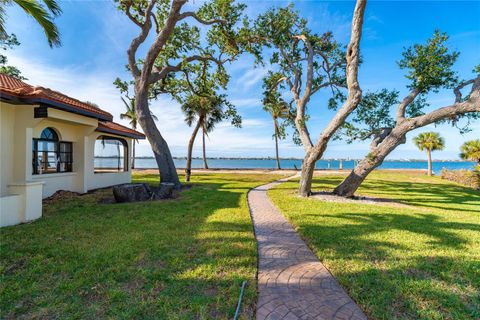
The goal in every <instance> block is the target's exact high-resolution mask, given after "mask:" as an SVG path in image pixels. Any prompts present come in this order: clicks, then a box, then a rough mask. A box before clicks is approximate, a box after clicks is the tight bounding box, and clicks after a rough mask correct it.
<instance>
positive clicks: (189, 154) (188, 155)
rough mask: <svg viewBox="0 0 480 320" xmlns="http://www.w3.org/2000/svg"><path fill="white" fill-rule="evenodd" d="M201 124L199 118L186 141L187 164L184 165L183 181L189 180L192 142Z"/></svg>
mask: <svg viewBox="0 0 480 320" xmlns="http://www.w3.org/2000/svg"><path fill="white" fill-rule="evenodd" d="M201 124H202V121H201V120H200V119H199V120H198V122H197V125H196V126H195V128H194V129H193V132H192V136H191V137H190V140H189V141H188V149H187V164H186V166H185V181H186V182H189V181H190V176H191V174H192V151H193V143H194V142H195V138H196V137H197V133H198V130H199V129H200V126H201Z"/></svg>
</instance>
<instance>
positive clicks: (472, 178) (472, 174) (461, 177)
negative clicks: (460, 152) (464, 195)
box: [440, 169, 480, 190]
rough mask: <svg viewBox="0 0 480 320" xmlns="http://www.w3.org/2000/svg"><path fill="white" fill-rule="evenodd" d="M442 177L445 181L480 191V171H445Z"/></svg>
mask: <svg viewBox="0 0 480 320" xmlns="http://www.w3.org/2000/svg"><path fill="white" fill-rule="evenodd" d="M440 177H441V178H442V179H445V180H449V181H453V182H456V183H460V184H463V185H464V186H467V187H471V188H474V189H478V190H480V171H478V170H473V171H471V170H465V169H461V170H448V169H443V170H442V173H441V174H440Z"/></svg>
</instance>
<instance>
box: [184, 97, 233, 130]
mask: <svg viewBox="0 0 480 320" xmlns="http://www.w3.org/2000/svg"><path fill="white" fill-rule="evenodd" d="M182 111H183V113H184V114H185V122H186V123H187V124H188V125H189V126H191V125H192V124H193V123H194V122H195V121H200V126H201V128H202V129H203V130H204V131H205V132H211V131H212V130H213V129H214V128H215V125H216V124H217V123H219V122H221V121H224V120H228V119H230V120H231V123H232V125H233V126H234V127H237V128H240V127H241V126H242V118H241V117H240V115H239V114H238V113H237V110H236V108H235V106H234V105H233V104H231V103H230V102H229V101H228V100H227V99H226V97H225V95H217V94H211V95H208V96H199V95H196V94H191V95H189V96H188V97H187V99H186V100H185V102H184V103H183V104H182Z"/></svg>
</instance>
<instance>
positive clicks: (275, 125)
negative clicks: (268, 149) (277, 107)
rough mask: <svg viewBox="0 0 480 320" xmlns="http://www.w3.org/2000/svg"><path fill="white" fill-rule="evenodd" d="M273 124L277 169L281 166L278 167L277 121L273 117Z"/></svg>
mask: <svg viewBox="0 0 480 320" xmlns="http://www.w3.org/2000/svg"><path fill="white" fill-rule="evenodd" d="M273 126H274V130H275V134H274V136H275V156H276V159H277V169H278V170H280V169H281V167H280V157H279V156H278V122H277V119H275V118H274V119H273Z"/></svg>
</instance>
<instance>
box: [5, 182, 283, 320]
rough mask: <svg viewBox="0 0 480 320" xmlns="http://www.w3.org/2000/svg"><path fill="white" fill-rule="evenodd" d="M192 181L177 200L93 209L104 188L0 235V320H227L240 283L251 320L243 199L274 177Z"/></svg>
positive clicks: (251, 271)
mask: <svg viewBox="0 0 480 320" xmlns="http://www.w3.org/2000/svg"><path fill="white" fill-rule="evenodd" d="M192 179H193V187H192V188H191V189H189V190H186V191H183V192H182V193H181V197H180V198H179V199H176V200H169V201H160V202H145V203H131V204H100V203H99V201H98V200H99V198H101V197H104V196H105V195H107V194H108V192H109V191H108V190H104V191H100V192H97V193H94V194H87V195H83V196H77V197H73V198H71V199H67V200H65V201H57V202H55V203H52V204H48V205H46V206H45V207H44V217H43V218H42V219H40V220H38V221H35V222H33V223H30V224H24V225H19V226H14V227H8V228H3V229H1V231H0V234H1V235H0V243H1V248H0V249H1V250H0V257H1V262H0V274H1V284H0V309H1V318H7V319H8V318H26V319H33V318H38V319H40V318H41V319H47V318H48V319H53V318H55V319H80V318H83V319H85V318H88V319H95V318H112V319H122V318H123V319H134V318H135V319H154V318H155V319H215V318H217V319H226V318H232V317H233V314H234V312H235V307H236V303H237V299H238V296H239V292H240V286H241V283H242V281H244V280H248V281H249V282H248V285H247V289H246V292H245V296H244V300H243V310H242V317H243V318H244V319H245V318H251V317H252V312H253V309H254V305H255V300H256V283H255V274H256V245H255V240H254V236H253V229H252V224H251V220H250V215H249V211H248V206H247V202H246V193H247V191H248V190H249V189H250V188H251V187H253V186H256V185H259V184H263V183H266V182H267V181H271V180H273V179H275V177H273V176H269V175H237V174H231V175H228V174H224V175H221V174H207V175H194V176H193V177H192ZM134 180H135V181H142V182H149V183H152V184H154V183H156V182H157V181H158V176H155V175H145V174H144V175H136V176H135V177H134ZM110 192H111V191H110Z"/></svg>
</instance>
